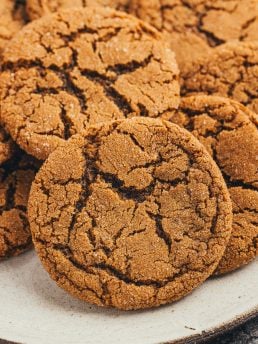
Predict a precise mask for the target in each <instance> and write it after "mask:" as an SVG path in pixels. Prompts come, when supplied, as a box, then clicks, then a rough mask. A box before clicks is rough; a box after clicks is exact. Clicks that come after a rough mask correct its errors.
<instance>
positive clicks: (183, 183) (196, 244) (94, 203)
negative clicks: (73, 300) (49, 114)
mask: <svg viewBox="0 0 258 344" xmlns="http://www.w3.org/2000/svg"><path fill="white" fill-rule="evenodd" d="M64 161H65V162H66V163H65V164H64ZM29 220H30V224H31V230H32V233H33V241H34V243H35V247H36V250H37V253H38V254H39V257H40V258H41V260H42V263H43V264H44V266H45V268H46V269H47V271H48V272H49V273H50V275H51V277H52V278H53V279H54V280H55V281H56V282H57V284H58V285H59V286H60V287H62V288H64V289H65V290H67V291H68V292H70V293H72V294H73V295H75V296H77V297H79V298H81V299H83V300H86V301H88V302H91V303H95V304H97V305H101V306H113V307H117V308H121V309H126V310H129V309H138V308H148V307H153V306H158V305H160V304H165V303H168V302H171V301H174V300H177V299H179V298H181V297H182V296H184V295H186V294H187V293H189V292H191V291H192V290H193V289H194V288H195V287H197V286H198V285H199V284H200V283H202V282H203V281H204V280H205V279H206V278H208V276H210V275H211V274H212V273H213V271H214V269H215V268H216V266H217V264H218V262H219V260H220V259H221V257H222V254H223V253H224V250H225V247H226V244H227V242H228V240H229V237H230V234H231V220H232V209H231V202H230V198H229V194H228V191H227V188H226V186H225V184H224V180H223V178H222V176H221V174H220V171H219V169H218V168H217V166H216V165H215V163H214V162H213V160H212V159H211V157H210V155H209V154H208V153H207V152H206V150H205V149H204V148H203V146H202V145H201V144H200V143H199V142H198V141H197V140H196V139H195V138H194V136H192V135H191V134H190V133H188V132H187V131H185V130H184V129H181V128H180V127H179V126H176V125H174V124H171V123H169V122H166V121H161V120H157V119H147V118H145V119H144V118H139V117H135V118H133V119H127V120H120V121H115V122H110V123H105V124H103V125H102V126H99V127H95V128H94V127H92V128H90V129H88V131H87V133H86V134H85V135H84V137H80V136H74V137H73V138H72V139H71V140H70V141H68V142H67V143H65V144H64V145H63V146H61V147H59V148H57V150H55V151H54V152H53V153H52V154H51V155H50V157H49V158H48V160H47V161H46V163H45V164H44V165H43V167H42V169H41V170H40V172H39V174H38V175H37V177H36V180H35V182H34V183H33V187H32V192H31V195H30V201H29Z"/></svg>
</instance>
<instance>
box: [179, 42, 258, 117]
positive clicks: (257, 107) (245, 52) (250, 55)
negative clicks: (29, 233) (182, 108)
mask: <svg viewBox="0 0 258 344" xmlns="http://www.w3.org/2000/svg"><path fill="white" fill-rule="evenodd" d="M257 75H258V41H254V42H241V43H240V42H230V43H227V44H225V45H223V46H221V47H218V48H216V49H215V50H214V51H213V52H212V53H211V54H208V56H207V57H205V58H200V59H199V60H198V61H196V62H195V63H194V64H193V65H192V67H191V68H190V69H189V70H188V71H187V73H185V74H184V80H183V81H182V82H183V85H182V94H183V95H189V94H191V93H196V92H202V93H206V94H214V95H220V96H224V97H229V98H232V99H235V100H237V101H238V102H240V103H242V104H244V105H246V106H248V107H249V108H250V109H251V110H253V111H254V112H256V113H258V78H257Z"/></svg>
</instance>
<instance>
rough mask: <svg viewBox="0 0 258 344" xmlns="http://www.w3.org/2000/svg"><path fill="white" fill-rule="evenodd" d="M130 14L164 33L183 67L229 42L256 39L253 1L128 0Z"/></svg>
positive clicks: (257, 30)
mask: <svg viewBox="0 0 258 344" xmlns="http://www.w3.org/2000/svg"><path fill="white" fill-rule="evenodd" d="M130 3H131V8H130V12H131V13H133V14H135V15H136V16H138V17H139V18H140V19H143V20H145V21H146V22H148V23H150V24H152V25H153V26H154V27H155V28H157V29H158V30H159V31H162V32H163V33H164V37H165V39H166V40H167V41H168V42H170V44H171V47H172V49H173V50H174V51H175V53H176V57H177V61H178V64H179V67H180V69H182V72H183V71H184V68H185V65H188V66H189V67H191V62H192V61H194V60H195V59H196V58H198V57H199V56H202V55H205V54H206V53H207V52H208V51H209V50H210V49H211V48H213V47H216V46H218V45H221V44H222V43H225V42H228V41H230V40H241V41H247V40H255V39H258V1H257V0H230V1H229V0H227V1H225V0H131V2H130Z"/></svg>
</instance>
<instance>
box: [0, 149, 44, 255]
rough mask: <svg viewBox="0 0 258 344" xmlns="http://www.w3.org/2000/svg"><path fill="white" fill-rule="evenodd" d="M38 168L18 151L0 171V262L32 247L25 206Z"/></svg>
mask: <svg viewBox="0 0 258 344" xmlns="http://www.w3.org/2000/svg"><path fill="white" fill-rule="evenodd" d="M38 168H39V162H37V161H36V160H35V159H34V158H32V157H30V156H28V155H27V154H25V153H24V152H21V151H18V150H17V152H16V153H15V154H14V155H13V157H12V159H10V160H9V161H8V162H6V163H5V164H3V165H2V166H1V167H0V203H1V205H0V259H4V258H8V257H12V256H17V255H18V254H20V253H22V252H24V251H26V250H28V249H29V248H30V247H31V246H32V241H31V233H30V229H29V223H28V219H27V202H28V197H29V192H30V187H31V183H32V181H33V179H34V177H35V174H36V171H37V170H38Z"/></svg>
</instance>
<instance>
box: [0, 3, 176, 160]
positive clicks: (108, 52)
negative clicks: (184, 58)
mask: <svg viewBox="0 0 258 344" xmlns="http://www.w3.org/2000/svg"><path fill="white" fill-rule="evenodd" d="M3 57H4V61H3V68H2V73H1V75H0V76H1V85H0V90H1V94H2V102H1V120H2V122H3V124H4V126H5V127H6V128H7V131H8V132H10V134H11V136H12V137H13V139H14V140H15V141H17V142H18V144H19V145H20V146H21V147H22V148H23V149H24V150H25V151H27V152H28V153H29V154H31V155H33V156H35V157H36V158H38V159H42V160H44V159H46V158H47V156H48V155H49V153H51V152H52V151H53V150H54V149H55V148H56V147H57V146H58V145H59V144H60V143H62V142H63V141H64V140H66V139H68V138H69V137H70V136H72V135H74V134H76V133H79V132H81V131H83V130H84V129H87V127H88V126H89V124H95V123H98V122H105V121H110V120H112V119H120V118H127V117H134V116H150V117H163V118H166V117H167V116H170V115H171V113H172V112H173V110H174V109H175V108H177V107H178V105H179V82H178V68H177V65H176V62H175V59H174V53H173V52H172V51H171V50H170V49H168V48H167V47H166V45H164V43H163V42H162V41H160V35H159V34H158V33H157V32H156V30H154V29H152V28H151V27H150V26H148V25H147V24H144V23H143V22H141V21H139V20H138V19H136V18H134V17H132V16H129V15H127V14H126V13H122V12H118V11H115V10H112V9H109V8H104V7H96V8H84V9H71V10H69V11H68V10H63V11H61V12H59V13H56V14H52V15H49V16H45V17H42V18H41V19H39V20H37V21H34V22H32V23H31V24H29V25H27V26H26V27H25V28H24V29H23V30H22V31H21V32H20V33H18V35H16V37H15V39H13V41H12V43H11V44H10V45H9V46H8V48H7V49H6V50H5V52H4V55H3Z"/></svg>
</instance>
